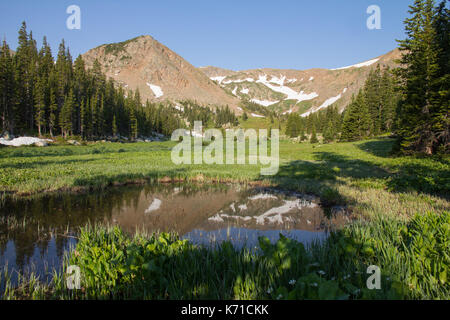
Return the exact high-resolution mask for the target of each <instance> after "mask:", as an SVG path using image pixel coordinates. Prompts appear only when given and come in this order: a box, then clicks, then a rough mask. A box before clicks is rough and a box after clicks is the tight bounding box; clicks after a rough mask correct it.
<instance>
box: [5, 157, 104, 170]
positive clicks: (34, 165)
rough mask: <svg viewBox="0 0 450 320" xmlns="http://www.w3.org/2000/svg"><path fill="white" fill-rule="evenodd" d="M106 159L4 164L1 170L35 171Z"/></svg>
mask: <svg viewBox="0 0 450 320" xmlns="http://www.w3.org/2000/svg"><path fill="white" fill-rule="evenodd" d="M103 159H104V158H94V159H71V160H68V159H67V160H61V161H33V162H19V163H4V164H1V165H0V169H19V170H20V169H35V168H41V167H43V166H49V165H67V164H71V163H87V162H92V161H99V160H103Z"/></svg>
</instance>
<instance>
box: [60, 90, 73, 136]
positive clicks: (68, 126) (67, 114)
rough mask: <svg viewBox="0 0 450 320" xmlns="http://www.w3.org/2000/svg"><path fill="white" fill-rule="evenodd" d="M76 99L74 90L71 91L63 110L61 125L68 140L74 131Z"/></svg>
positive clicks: (65, 100)
mask: <svg viewBox="0 0 450 320" xmlns="http://www.w3.org/2000/svg"><path fill="white" fill-rule="evenodd" d="M74 100H75V98H74V95H73V89H70V91H69V94H68V95H67V97H66V98H65V99H64V105H63V107H62V109H61V113H60V118H59V123H60V126H61V131H62V135H63V136H64V138H67V137H68V136H69V135H72V130H73V110H74V108H75V101H74Z"/></svg>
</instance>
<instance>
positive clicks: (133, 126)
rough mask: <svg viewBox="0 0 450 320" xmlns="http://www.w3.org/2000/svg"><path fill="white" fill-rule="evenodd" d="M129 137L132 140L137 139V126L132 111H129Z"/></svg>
mask: <svg viewBox="0 0 450 320" xmlns="http://www.w3.org/2000/svg"><path fill="white" fill-rule="evenodd" d="M130 135H131V138H132V139H133V140H135V139H137V136H138V124H137V119H136V115H135V112H134V110H133V109H131V113H130Z"/></svg>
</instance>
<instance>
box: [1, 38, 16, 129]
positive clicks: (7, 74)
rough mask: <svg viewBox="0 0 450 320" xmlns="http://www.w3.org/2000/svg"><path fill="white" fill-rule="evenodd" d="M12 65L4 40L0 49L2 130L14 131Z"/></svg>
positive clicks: (13, 80)
mask: <svg viewBox="0 0 450 320" xmlns="http://www.w3.org/2000/svg"><path fill="white" fill-rule="evenodd" d="M15 90H16V86H15V78H14V65H13V60H12V58H11V54H10V50H9V46H8V44H7V43H6V41H3V45H2V47H1V49H0V112H1V127H2V130H7V131H9V132H10V133H11V134H12V133H13V132H14V120H15V109H16V103H15V101H16V100H15V99H16V96H15V94H16V91H15Z"/></svg>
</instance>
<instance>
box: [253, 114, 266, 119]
mask: <svg viewBox="0 0 450 320" xmlns="http://www.w3.org/2000/svg"><path fill="white" fill-rule="evenodd" d="M251 116H252V117H255V118H265V117H264V116H262V115H259V114H256V113H252V114H251Z"/></svg>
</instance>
